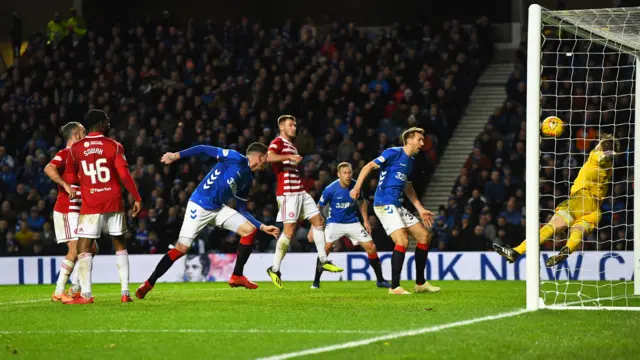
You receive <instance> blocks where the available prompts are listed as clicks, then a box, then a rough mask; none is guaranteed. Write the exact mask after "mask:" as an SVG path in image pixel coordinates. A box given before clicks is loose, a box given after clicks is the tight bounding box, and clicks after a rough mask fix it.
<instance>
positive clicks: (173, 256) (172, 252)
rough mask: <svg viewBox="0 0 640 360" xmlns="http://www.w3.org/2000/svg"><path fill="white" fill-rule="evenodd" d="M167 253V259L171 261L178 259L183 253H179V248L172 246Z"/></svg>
mask: <svg viewBox="0 0 640 360" xmlns="http://www.w3.org/2000/svg"><path fill="white" fill-rule="evenodd" d="M167 255H169V259H171V261H172V262H175V261H176V260H178V259H180V258H181V257H182V256H183V255H184V254H183V253H181V252H180V250H178V249H176V248H173V249H171V250H169V251H168V252H167Z"/></svg>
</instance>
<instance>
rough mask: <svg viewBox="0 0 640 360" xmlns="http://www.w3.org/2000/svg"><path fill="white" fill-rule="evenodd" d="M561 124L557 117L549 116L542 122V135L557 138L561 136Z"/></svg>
mask: <svg viewBox="0 0 640 360" xmlns="http://www.w3.org/2000/svg"><path fill="white" fill-rule="evenodd" d="M563 124H564V123H563V122H562V120H561V119H560V118H559V117H556V116H549V117H548V118H546V119H544V120H543V121H542V133H543V134H544V135H545V136H551V137H558V136H560V135H562V130H563V126H562V125H563Z"/></svg>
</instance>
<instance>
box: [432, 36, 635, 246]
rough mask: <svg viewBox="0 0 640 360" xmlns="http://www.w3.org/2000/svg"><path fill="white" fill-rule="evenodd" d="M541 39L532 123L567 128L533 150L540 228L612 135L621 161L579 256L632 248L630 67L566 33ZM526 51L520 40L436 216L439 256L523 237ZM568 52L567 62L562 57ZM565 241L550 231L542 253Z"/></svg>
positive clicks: (624, 58)
mask: <svg viewBox="0 0 640 360" xmlns="http://www.w3.org/2000/svg"><path fill="white" fill-rule="evenodd" d="M545 37H546V39H545V42H544V46H545V49H544V50H543V54H544V56H543V57H542V66H543V67H542V69H543V70H542V103H541V107H542V114H541V120H542V119H544V118H546V117H548V116H558V117H560V118H561V119H563V120H564V122H565V124H567V125H568V128H567V129H566V130H565V132H564V134H563V135H562V136H561V137H560V138H558V139H554V138H546V139H545V138H543V140H542V142H541V144H540V150H541V155H542V157H541V164H540V210H541V211H540V223H541V225H543V224H545V223H547V222H548V221H549V220H550V219H551V217H552V216H553V213H554V209H555V208H556V207H557V206H558V205H559V204H560V203H561V202H563V201H564V200H566V199H567V198H568V195H569V189H570V185H571V184H572V182H573V180H574V179H575V177H576V176H577V174H578V171H579V170H580V168H581V166H582V164H583V163H584V161H585V160H586V159H587V157H588V155H589V152H590V151H591V150H592V149H593V148H594V147H595V146H596V145H597V144H598V141H599V137H600V134H605V133H606V134H615V136H616V138H617V139H619V141H620V143H621V148H622V149H623V152H624V154H623V155H620V156H617V157H616V158H615V161H614V167H615V171H614V175H613V180H612V182H613V183H612V184H611V185H610V186H609V196H607V198H606V199H605V200H604V201H603V204H602V207H601V212H602V218H601V221H600V223H599V226H598V229H597V230H598V231H594V232H592V233H591V234H590V235H589V236H588V237H587V238H585V239H584V243H583V244H584V248H583V249H584V250H629V249H632V248H633V241H632V239H633V234H632V225H633V204H632V201H630V199H631V197H630V196H631V195H633V187H632V183H633V178H632V169H633V168H632V166H631V165H629V164H633V141H630V140H632V139H633V132H632V130H633V129H632V126H631V124H632V123H633V111H632V110H633V103H632V94H633V92H632V91H633V90H632V82H633V81H632V80H631V79H633V76H634V75H633V69H634V67H633V63H632V62H630V59H629V58H628V57H627V56H626V55H621V54H620V53H617V52H610V53H608V52H606V51H604V49H603V48H602V47H600V46H597V45H596V44H593V43H592V42H589V41H575V40H574V39H572V38H571V35H570V34H566V35H564V36H563V37H558V35H557V34H556V31H555V29H553V28H548V29H546V32H545ZM523 38H525V39H526V36H523ZM526 49H527V46H526V43H525V42H522V43H521V44H520V47H519V48H518V50H517V52H516V64H515V66H514V70H513V73H512V74H511V76H510V77H509V80H508V82H507V84H506V92H507V99H506V100H505V101H504V104H503V106H501V107H499V108H497V109H495V113H494V114H493V115H491V116H490V117H489V121H488V122H487V124H486V126H485V128H484V131H483V132H482V133H480V134H479V135H478V137H477V139H476V143H475V148H474V150H473V152H472V153H471V154H470V156H469V158H468V160H467V162H466V163H465V165H464V167H463V168H462V169H460V175H459V177H458V180H457V181H456V184H455V185H454V186H453V189H452V194H451V196H450V197H449V202H448V204H446V205H442V206H441V207H440V209H439V211H440V217H438V219H437V222H436V227H435V230H436V234H437V238H438V242H439V243H440V247H441V248H442V249H456V250H458V249H459V250H463V249H464V250H470V249H473V250H487V249H488V248H490V247H491V244H492V243H498V244H507V245H509V246H512V247H513V246H516V245H518V244H520V242H522V240H524V238H525V236H524V233H525V181H526V180H525V166H526V162H525V145H526V129H525V107H526V80H527V79H526V77H525V75H526ZM570 53H574V54H575V56H568V55H565V54H570ZM631 60H632V59H631ZM587 64H588V66H589V68H588V70H587ZM565 242H566V234H564V233H561V232H558V233H557V234H556V235H555V238H554V240H553V241H548V242H547V243H546V244H545V245H544V248H545V249H546V250H556V251H557V250H559V249H561V248H562V247H563V246H564V244H565Z"/></svg>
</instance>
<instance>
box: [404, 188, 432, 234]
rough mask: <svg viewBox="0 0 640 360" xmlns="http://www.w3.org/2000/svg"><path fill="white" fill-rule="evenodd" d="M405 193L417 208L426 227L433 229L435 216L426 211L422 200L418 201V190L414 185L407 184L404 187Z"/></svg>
mask: <svg viewBox="0 0 640 360" xmlns="http://www.w3.org/2000/svg"><path fill="white" fill-rule="evenodd" d="M404 193H405V194H406V195H407V198H408V199H409V201H410V202H411V203H412V204H413V206H415V208H416V210H418V213H419V214H420V217H421V218H422V221H423V222H424V226H426V227H431V226H433V216H434V215H435V214H434V213H432V212H431V211H429V210H426V209H425V208H424V206H422V204H421V203H420V199H418V195H417V194H416V190H415V189H414V188H413V184H412V183H410V182H407V183H406V185H405V186H404Z"/></svg>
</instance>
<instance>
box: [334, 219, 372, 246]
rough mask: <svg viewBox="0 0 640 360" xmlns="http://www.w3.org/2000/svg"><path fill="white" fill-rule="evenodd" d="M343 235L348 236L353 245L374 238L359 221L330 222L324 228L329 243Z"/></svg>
mask: <svg viewBox="0 0 640 360" xmlns="http://www.w3.org/2000/svg"><path fill="white" fill-rule="evenodd" d="M343 236H346V237H348V238H349V240H351V242H352V243H353V245H358V244H361V243H363V242H367V241H372V240H373V239H372V238H371V235H369V233H368V232H367V230H365V228H364V226H362V224H360V223H359V222H354V223H351V224H337V223H330V224H327V227H326V228H325V229H324V238H325V241H326V242H328V243H332V242H334V241H336V240H338V239H340V238H341V237H343Z"/></svg>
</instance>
